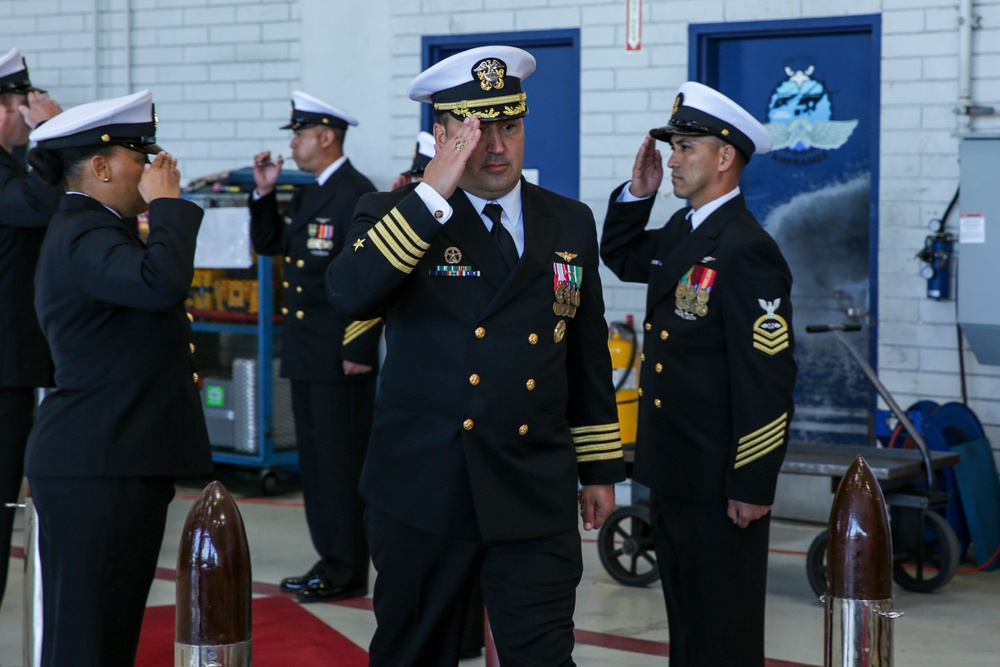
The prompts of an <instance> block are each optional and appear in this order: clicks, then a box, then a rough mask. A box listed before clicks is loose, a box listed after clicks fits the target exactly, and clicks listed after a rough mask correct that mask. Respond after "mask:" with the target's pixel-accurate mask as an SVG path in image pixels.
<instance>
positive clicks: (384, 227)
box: [371, 216, 424, 266]
mask: <svg viewBox="0 0 1000 667" xmlns="http://www.w3.org/2000/svg"><path fill="white" fill-rule="evenodd" d="M371 231H373V232H375V233H376V234H377V235H378V237H379V239H380V240H381V241H382V242H383V243H384V244H385V245H386V246H388V247H389V248H391V249H392V252H393V254H394V255H395V256H396V257H398V258H399V259H400V260H401V261H403V262H405V263H406V264H411V265H414V266H416V264H417V262H419V261H420V258H421V257H423V256H424V253H423V251H422V250H417V249H416V248H414V247H413V246H410V247H409V248H403V246H401V245H400V244H399V243H398V242H397V241H396V235H395V234H394V232H393V228H392V222H391V221H390V220H389V216H386V217H384V218H382V220H380V221H379V222H378V224H376V225H375V226H374V227H372V229H371Z"/></svg>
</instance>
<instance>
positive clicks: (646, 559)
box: [597, 505, 660, 587]
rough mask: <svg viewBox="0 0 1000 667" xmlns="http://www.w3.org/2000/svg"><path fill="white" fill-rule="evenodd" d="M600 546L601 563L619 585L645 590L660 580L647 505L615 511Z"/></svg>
mask: <svg viewBox="0 0 1000 667" xmlns="http://www.w3.org/2000/svg"><path fill="white" fill-rule="evenodd" d="M597 546H598V552H599V553H600V556H601V564H602V565H604V569H605V570H607V571H608V574H610V575H611V578H612V579H614V580H615V581H617V582H618V583H620V584H624V585H626V586H639V587H642V586H648V585H649V584H651V583H653V582H654V581H656V580H657V579H659V578H660V571H659V570H658V569H657V567H656V552H655V551H653V536H652V529H651V526H650V523H649V507H647V506H646V505H626V506H624V507H619V508H618V509H616V510H615V511H614V512H612V513H611V516H609V517H608V520H607V521H605V522H604V525H603V526H601V530H600V532H599V533H598V534H597Z"/></svg>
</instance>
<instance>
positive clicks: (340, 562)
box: [250, 91, 382, 602]
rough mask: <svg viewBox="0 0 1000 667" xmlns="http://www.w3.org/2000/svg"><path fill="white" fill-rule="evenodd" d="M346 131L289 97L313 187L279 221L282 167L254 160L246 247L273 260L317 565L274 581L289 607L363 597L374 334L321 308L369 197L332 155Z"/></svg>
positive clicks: (338, 154)
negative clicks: (363, 484) (326, 282)
mask: <svg viewBox="0 0 1000 667" xmlns="http://www.w3.org/2000/svg"><path fill="white" fill-rule="evenodd" d="M357 124H358V123H357V121H356V120H355V119H354V118H352V117H351V116H349V115H348V114H346V113H344V112H343V111H341V110H340V109H338V108H336V107H334V106H332V105H330V104H327V103H326V102H323V101H322V100H319V99H316V98H315V97H313V96H311V95H308V94H306V93H303V92H300V91H296V92H295V93H293V95H292V118H291V121H290V122H289V124H288V125H285V126H283V127H282V129H290V130H292V132H293V136H292V142H291V149H292V158H293V159H294V160H295V162H296V164H297V165H298V167H299V169H301V170H302V171H306V172H309V173H310V174H313V175H314V176H316V182H315V183H312V184H310V185H308V186H307V187H306V188H305V189H304V190H302V191H301V192H298V193H296V195H295V197H294V198H293V199H292V201H291V202H290V203H289V206H288V208H287V210H285V211H284V214H282V213H280V212H279V210H278V201H277V196H276V194H275V188H276V186H277V183H278V179H279V177H280V175H281V165H282V159H281V157H280V156H279V157H278V159H277V160H276V161H272V160H271V154H270V152H269V151H264V152H262V153H259V154H257V155H256V156H255V157H254V170H253V174H254V181H255V183H256V186H257V188H256V191H255V192H254V193H253V194H252V195H251V197H250V235H251V238H252V240H253V246H254V249H255V250H256V251H257V252H258V253H260V254H261V255H281V256H282V257H284V262H283V264H282V266H283V268H284V279H283V282H282V286H283V290H282V293H281V294H282V300H283V303H284V305H283V307H282V309H281V312H282V315H283V316H284V319H283V321H282V332H281V376H282V377H286V378H290V379H291V385H292V412H293V414H294V417H295V441H296V446H297V448H298V452H299V468H300V470H301V475H302V496H303V502H304V504H305V513H306V523H307V524H308V525H309V534H310V536H311V537H312V543H313V547H315V549H316V552H317V553H318V554H319V560H318V561H316V563H315V564H314V565H313V566H312V567H311V568H310V569H309V571H308V572H306V573H305V574H303V575H300V576H291V577H287V578H285V579H283V580H282V581H281V588H282V590H284V591H288V592H294V593H296V594H297V598H298V600H299V601H300V602H321V601H327V600H340V599H344V598H352V597H361V596H364V595H367V594H368V567H369V557H368V543H367V541H366V539H365V528H364V503H363V502H362V500H361V496H360V495H359V494H358V479H359V477H360V476H361V465H362V463H364V458H365V450H366V448H367V445H368V437H369V435H370V434H371V424H372V414H373V412H374V409H375V381H376V377H377V372H378V345H379V340H380V338H381V335H382V323H381V320H379V319H378V317H377V316H373V317H372V318H368V319H366V320H364V321H356V320H352V319H350V318H347V317H344V316H343V315H341V314H339V313H336V312H334V310H333V308H332V307H331V306H330V302H329V301H328V300H327V298H326V293H325V290H324V287H323V279H324V276H325V274H326V267H327V266H328V265H329V264H330V261H331V260H332V259H333V258H334V257H336V256H337V255H338V254H339V253H340V251H341V250H342V249H343V247H344V238H345V234H346V233H347V227H348V225H349V224H350V222H351V215H352V214H353V213H354V207H355V205H356V204H357V203H358V199H360V198H361V195H363V194H365V193H366V192H373V191H374V190H375V186H374V185H372V183H371V181H369V180H368V179H367V178H365V176H364V175H363V174H361V172H359V171H358V170H357V169H355V168H354V165H352V164H351V161H350V160H348V159H347V156H346V155H344V136H345V134H346V132H347V128H348V126H351V125H357Z"/></svg>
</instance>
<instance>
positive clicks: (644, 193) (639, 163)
mask: <svg viewBox="0 0 1000 667" xmlns="http://www.w3.org/2000/svg"><path fill="white" fill-rule="evenodd" d="M662 182H663V156H662V155H660V151H659V149H658V148H657V147H656V139H654V138H653V137H651V136H649V135H646V138H645V139H644V140H643V142H642V146H640V147H639V152H638V153H637V154H636V156H635V164H634V165H632V184H631V185H629V188H628V189H629V191H630V192H631V193H632V194H633V195H634V196H636V197H649V196H651V195H654V194H656V191H657V190H659V189H660V183H662Z"/></svg>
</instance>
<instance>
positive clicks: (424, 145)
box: [402, 132, 437, 176]
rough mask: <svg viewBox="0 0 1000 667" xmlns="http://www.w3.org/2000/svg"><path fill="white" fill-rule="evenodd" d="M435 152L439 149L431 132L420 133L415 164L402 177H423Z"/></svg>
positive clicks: (414, 154) (415, 152)
mask: <svg viewBox="0 0 1000 667" xmlns="http://www.w3.org/2000/svg"><path fill="white" fill-rule="evenodd" d="M435 152H437V149H436V147H435V146H434V136H433V135H432V134H431V133H430V132H420V133H418V134H417V147H416V148H415V149H414V150H413V164H412V165H410V168H409V169H408V170H407V171H404V172H402V175H403V176H422V175H423V173H424V169H426V168H427V164H428V163H429V162H430V161H431V158H432V157H434V153H435Z"/></svg>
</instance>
